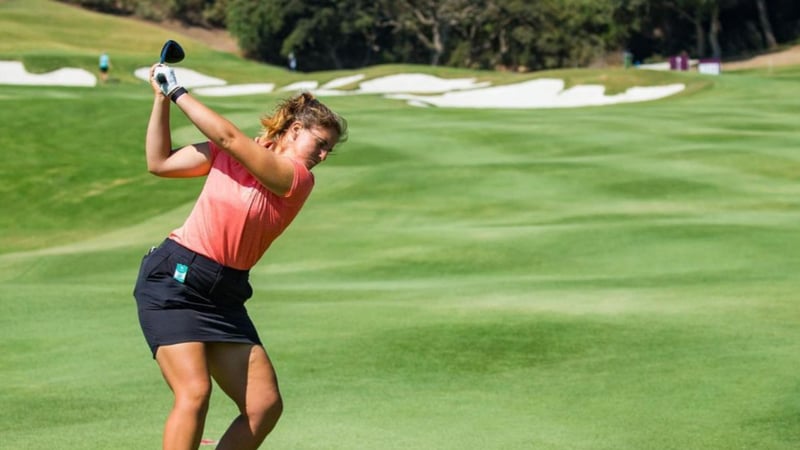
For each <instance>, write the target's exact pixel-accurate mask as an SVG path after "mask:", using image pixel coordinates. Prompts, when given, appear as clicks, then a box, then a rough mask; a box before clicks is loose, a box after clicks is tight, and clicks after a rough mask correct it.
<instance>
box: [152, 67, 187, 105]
mask: <svg viewBox="0 0 800 450" xmlns="http://www.w3.org/2000/svg"><path fill="white" fill-rule="evenodd" d="M153 77H154V78H155V79H156V82H157V83H158V87H160V88H161V92H163V93H164V95H166V96H167V97H170V96H172V94H174V93H175V91H177V90H178V89H180V88H181V87H182V86H181V85H180V84H178V80H177V78H175V71H174V70H173V69H172V67H169V66H166V65H160V66H158V67H156V70H155V71H154V72H153Z"/></svg>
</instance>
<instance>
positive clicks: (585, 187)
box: [0, 0, 800, 450]
mask: <svg viewBox="0 0 800 450" xmlns="http://www.w3.org/2000/svg"><path fill="white" fill-rule="evenodd" d="M37 3H39V0H36V1H34V2H30V3H28V2H15V1H7V2H2V3H0V25H1V22H2V21H3V17H9V16H8V15H7V13H9V10H10V8H12V7H13V8H14V9H17V10H19V11H20V12H18V14H22V13H23V12H24V11H25V10H26V8H27V6H26V5H29V4H30V5H32V6H31V7H36V6H37V5H36V4H37ZM48 5H50V3H49V2H48ZM55 5H56V4H53V7H52V8H51V9H49V10H52V11H57V12H59V11H61V9H59V8H60V6H55ZM69 11H72V12H71V14H78V12H75V11H78V10H74V8H70V9H69ZM9 14H10V13H9ZM25 14H29V13H25ZM63 14H67V12H63ZM66 17H67V18H66V19H64V20H68V19H69V18H70V17H71V16H66ZM46 19H47V18H46V17H45V18H44V19H42V20H44V21H45V22H46ZM98 20H100V19H98ZM37 23H39V22H31V23H29V24H28V27H32V26H36V24H37ZM98 23H103V22H102V21H100V22H98ZM39 26H43V25H41V24H40V25H39ZM98 26H99V25H98ZM125 26H130V27H135V26H134V25H132V24H129V23H128V22H125ZM137 26H138V25H137ZM8 29H10V28H9V27H3V26H0V30H8ZM132 29H133V30H138V28H132ZM2 33H4V32H3V31H0V35H2ZM52 33H55V35H56V36H58V37H57V38H53V39H66V37H65V35H63V34H58V33H57V32H55V31H54V32H52ZM162 37H164V36H156V37H155V38H153V40H154V45H152V47H153V48H152V52H149V53H148V49H149V45H148V46H145V47H140V46H138V45H136V46H132V47H131V48H128V50H126V51H127V52H128V53H129V56H127V58H129V59H130V66H131V67H138V65H139V64H142V65H144V64H146V63H147V61H149V59H148V58H150V57H151V55H150V53H153V54H156V53H157V52H158V50H159V49H160V42H157V41H161V42H163V40H162V39H161V38H162ZM0 41H2V39H0ZM109 44H112V43H109ZM4 45H5V44H4ZM114 45H119V46H120V48H121V47H122V44H114ZM198 45H199V44H198ZM39 46H40V47H41V48H49V47H48V44H47V41H43V42H41V43H40V44H39ZM3 52H11V51H10V50H7V49H5V48H4V49H3ZM81 52H83V53H84V54H85V58H86V60H87V64H94V59H91V61H90V58H89V56H90V55H93V53H92V52H93V49H91V48H87V49H82V50H79V51H78V53H81ZM71 53H72V51H67V50H63V49H61V48H60V47H55V48H54V49H53V50H49V51H43V50H42V51H39V52H38V54H40V55H44V56H42V60H50V59H52V60H58V58H60V57H66V56H65V55H68V54H71ZM6 54H8V53H6ZM187 54H188V58H187V61H186V64H191V61H192V60H191V58H192V54H191V53H190V52H189V51H187ZM4 57H5V56H4ZM94 57H95V56H92V58H94ZM216 57H219V58H221V59H219V60H217V63H218V65H220V66H224V64H223V62H224V61H226V58H229V57H228V56H222V55H219V56H216V54H215V53H214V52H211V51H209V52H208V53H207V54H206V55H204V56H202V57H199V58H200V59H201V60H202V61H203V64H211V63H213V62H214V61H215V58H216ZM112 58H113V55H112ZM236 64H237V66H235V71H237V75H236V76H238V77H241V78H240V79H241V81H243V82H247V81H254V80H257V79H259V78H261V79H262V81H263V79H265V78H266V79H268V80H270V81H271V78H270V77H272V76H273V75H274V74H277V75H275V76H281V77H286V78H283V79H282V80H283V81H287V82H288V81H291V80H292V78H291V77H292V76H294V75H292V74H288V73H283V72H282V71H280V70H278V69H275V68H264V67H263V66H260V65H250V64H248V63H246V62H237V63H236ZM90 67H93V66H90ZM406 69H408V68H407V67H402V68H401V67H394V66H393V67H379V68H371V69H370V72H368V73H371V74H375V75H376V76H377V75H378V74H381V73H384V72H386V71H390V70H398V71H406ZM410 69H413V70H415V71H416V69H417V68H410ZM419 69H420V71H423V70H428V69H427V68H419ZM220 70H223V71H224V70H231V69H220ZM212 73H213V74H214V75H215V76H222V75H220V74H218V73H216V72H212ZM459 73H462V72H459ZM564 73H565V74H566V75H565V76H568V77H573V78H574V79H575V80H580V79H597V77H601V78H603V77H605V79H608V80H609V83H611V84H614V83H617V84H618V85H619V86H623V85H624V84H625V83H630V82H631V81H630V79H629V78H627V77H628V75H627V74H626V72H621V71H613V70H610V71H607V72H606V73H604V74H599V75H598V72H584V71H569V72H564ZM337 75H340V74H338V73H330V74H325V76H330V77H334V76H337ZM475 75H476V76H479V77H480V76H485V75H486V74H484V73H475ZM491 76H492V77H496V78H497V79H498V80H501V79H503V80H506V81H508V82H511V81H514V80H516V79H518V78H517V76H510V75H509V76H508V78H503V77H502V76H501V75H499V74H492V75H491ZM636 77H637V79H636V82H637V83H638V82H641V81H648V80H649V81H650V82H652V83H654V84H658V83H660V82H662V81H664V80H667V81H669V82H673V81H675V79H678V80H679V81H684V82H686V83H688V84H689V85H690V86H691V89H690V92H689V93H687V94H684V95H681V96H678V97H675V98H671V99H667V100H662V101H657V102H650V103H643V104H629V105H621V106H609V107H597V108H583V109H568V110H531V111H518V110H515V111H503V110H454V109H438V108H428V109H420V108H413V107H409V106H407V105H405V104H403V103H401V102H397V101H392V100H387V99H382V98H380V97H375V96H359V97H355V96H354V97H331V98H328V99H325V100H327V101H328V103H329V104H331V105H332V106H333V107H334V108H335V109H337V110H339V111H341V112H342V113H343V114H344V115H345V116H346V117H347V118H348V119H349V121H350V125H351V139H350V142H348V143H347V144H346V145H344V146H342V147H341V148H340V149H337V152H336V154H335V156H333V157H331V159H329V160H328V161H327V162H326V163H325V164H323V165H322V166H320V167H319V168H317V169H315V172H316V176H317V190H316V191H315V193H314V194H313V195H312V197H311V199H310V200H309V203H308V205H307V207H306V209H305V210H304V211H303V213H302V214H301V215H300V216H299V217H298V218H297V220H296V223H295V224H294V225H293V226H292V227H291V228H290V229H289V230H288V231H287V232H286V234H285V235H284V236H283V237H281V238H280V239H279V240H278V241H277V242H276V243H275V244H274V246H273V248H272V249H271V250H270V252H269V253H268V254H267V256H266V257H265V258H264V259H263V260H262V261H261V263H260V264H259V265H258V266H257V267H256V268H255V269H254V270H253V277H252V278H253V280H252V281H253V285H254V287H255V290H256V295H255V297H254V298H253V299H252V300H251V302H250V303H249V305H250V306H249V308H250V312H251V315H252V316H253V318H254V320H255V322H256V324H257V325H258V327H259V328H260V330H261V334H262V338H263V339H264V341H265V342H266V343H267V347H268V351H269V352H270V354H271V356H272V358H273V360H274V362H275V364H276V366H277V369H278V373H279V377H280V380H281V388H282V391H283V394H284V397H285V402H286V413H285V415H284V417H283V419H282V421H281V422H280V423H279V425H278V427H277V429H276V430H275V432H274V434H273V435H271V436H270V437H269V438H268V441H267V444H266V445H265V447H269V448H282V449H361V448H363V449H367V448H368V449H394V448H397V449H400V448H417V449H437V450H439V449H467V448H468V449H488V448H491V449H532V448H533V449H587V450H588V449H591V450H596V449H614V450H620V449H633V450H640V449H731V448H747V449H790V448H795V447H796V443H797V442H798V440H800V390H799V389H798V386H799V384H798V377H797V367H798V366H800V364H799V363H800V360H799V359H800V356H798V355H800V325H798V323H800V321H799V320H798V319H800V317H799V315H798V308H797V294H796V292H797V290H798V289H797V288H798V283H797V281H796V276H795V274H796V273H797V272H798V269H800V262H798V259H797V258H796V256H795V250H794V249H795V247H797V245H798V244H800V242H798V239H799V238H798V228H797V224H798V223H800V204H799V203H800V200H798V199H800V187H798V177H799V176H798V174H799V173H800V157H798V155H797V151H796V148H797V146H798V144H800V139H798V137H797V132H796V129H797V114H798V111H799V110H800V108H798V107H797V105H796V100H795V99H796V98H797V97H798V94H800V87H798V86H800V83H798V81H800V72H798V71H797V70H782V71H778V72H775V73H764V72H758V71H751V72H743V73H725V74H723V76H721V77H715V78H708V77H701V76H697V75H691V74H687V75H674V74H672V75H663V74H656V75H648V74H643V75H639V74H637V75H636ZM639 77H643V78H639ZM647 77H653V78H647ZM676 77H677V78H676ZM277 98H279V97H278V96H276V95H263V96H249V97H235V98H229V99H225V98H208V99H205V100H206V101H207V103H208V104H209V105H210V106H212V107H214V108H215V109H217V110H219V111H221V112H223V113H224V114H226V116H228V117H230V118H231V119H232V120H234V121H235V122H236V123H238V124H240V125H241V126H242V127H243V128H245V129H246V130H248V132H250V133H255V132H256V131H257V130H258V128H257V126H258V122H257V119H258V117H259V116H260V115H261V114H263V113H264V112H267V111H268V110H269V109H270V108H271V106H272V105H273V104H274V102H275V100H276V99H277ZM0 104H1V105H2V107H1V108H0V123H3V129H4V132H3V133H0V149H2V150H1V151H2V155H3V161H4V163H3V165H0V179H2V180H3V183H2V184H0V193H2V198H3V203H2V214H0V230H1V231H2V232H1V233H0V305H1V306H2V311H3V314H2V315H0V378H2V380H3V383H2V385H0V405H2V407H1V408H0V447H3V448H14V449H51V448H62V449H109V448H114V449H128V448H130V449H141V448H158V446H159V445H160V435H161V429H162V424H163V419H164V416H165V415H166V413H167V411H168V408H169V406H170V396H169V392H168V389H167V387H166V386H165V385H164V383H163V381H162V379H161V376H160V374H159V373H158V370H157V367H156V366H155V364H154V363H153V362H152V360H151V359H150V355H149V352H148V349H147V347H146V345H145V343H144V340H143V339H142V337H141V333H140V331H139V329H138V323H137V320H136V314H135V306H134V303H133V299H132V296H131V290H132V283H133V280H134V278H135V276H136V271H137V269H138V262H139V259H140V257H141V255H142V254H143V252H144V251H145V250H146V249H147V248H148V247H149V246H150V245H152V244H155V243H157V242H158V241H160V240H161V239H163V237H164V236H165V235H166V234H167V233H168V232H169V231H170V230H171V229H172V228H174V227H176V226H178V225H179V224H180V223H181V222H182V220H183V219H184V217H185V216H186V213H187V211H188V208H190V207H191V201H192V200H193V198H194V197H195V196H196V194H197V192H198V190H199V188H200V181H199V180H163V179H158V178H155V177H152V176H151V175H148V174H147V173H146V170H145V168H144V158H143V150H142V141H143V136H144V129H145V126H146V121H147V115H148V112H149V108H150V105H151V94H150V91H149V87H148V86H146V85H145V84H144V83H140V82H137V81H136V80H134V79H126V78H122V79H121V80H120V83H119V84H116V85H113V86H101V87H98V88H94V89H92V88H55V87H41V88H30V87H29V88H23V87H14V86H0ZM173 123H174V125H175V129H176V133H175V134H174V138H175V140H176V141H180V142H186V141H190V140H193V139H197V138H198V136H197V135H196V133H195V132H194V131H193V130H192V128H191V127H190V126H188V124H187V123H186V122H185V120H184V119H183V118H182V117H181V116H180V115H178V114H176V115H174V116H173ZM234 414H235V410H234V408H233V406H232V405H231V404H230V403H229V402H228V401H227V400H226V399H225V398H224V395H222V393H221V392H220V391H219V390H217V391H215V393H214V396H213V399H212V408H211V412H210V414H209V418H208V425H207V430H206V434H205V435H206V437H207V438H210V439H214V438H217V437H219V436H220V435H221V433H222V432H223V431H224V429H225V427H226V426H227V423H228V421H229V420H230V419H231V418H232V417H233V415H234Z"/></svg>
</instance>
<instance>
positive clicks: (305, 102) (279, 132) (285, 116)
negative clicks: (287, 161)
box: [261, 92, 347, 143]
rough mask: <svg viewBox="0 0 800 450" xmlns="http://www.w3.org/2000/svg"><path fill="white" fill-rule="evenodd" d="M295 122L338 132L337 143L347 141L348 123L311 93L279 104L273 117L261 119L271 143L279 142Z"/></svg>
mask: <svg viewBox="0 0 800 450" xmlns="http://www.w3.org/2000/svg"><path fill="white" fill-rule="evenodd" d="M294 122H300V123H301V124H302V125H303V127H305V128H312V127H321V128H326V129H329V130H333V131H336V133H337V134H338V135H339V140H338V141H337V143H341V142H344V141H346V140H347V121H346V120H345V119H344V118H343V117H342V116H340V115H338V114H336V113H335V112H333V111H332V110H331V109H330V108H328V107H327V106H325V105H324V104H322V102H320V101H319V100H317V98H316V97H314V95H313V94H311V93H310V92H301V93H300V94H298V95H296V96H294V97H290V98H287V99H286V100H284V101H282V102H281V103H280V104H278V106H277V107H276V108H275V111H274V112H273V114H272V115H271V116H264V117H262V118H261V125H262V126H263V127H264V135H265V136H266V137H267V139H269V140H271V141H277V140H278V138H280V137H281V136H283V134H284V133H285V132H286V131H287V130H288V129H289V127H290V126H291V125H292V124H293V123H294Z"/></svg>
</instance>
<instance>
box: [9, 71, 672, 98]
mask: <svg viewBox="0 0 800 450" xmlns="http://www.w3.org/2000/svg"><path fill="white" fill-rule="evenodd" d="M149 70H150V68H149V67H142V68H139V69H137V70H136V71H135V72H134V75H135V76H136V77H137V78H139V79H141V80H143V81H147V79H148V76H149ZM175 75H176V77H177V78H178V80H179V81H180V83H181V84H182V85H183V86H184V87H186V88H189V89H192V92H194V93H196V94H198V95H205V96H217V97H219V96H235V95H251V94H265V93H270V92H273V91H274V90H275V89H276V86H275V84H274V83H251V84H239V85H228V84H227V82H226V81H225V80H222V79H219V78H214V77H211V76H208V75H204V74H202V73H199V72H196V71H193V70H191V69H187V68H184V67H175ZM364 78H365V76H364V75H362V74H358V75H352V76H347V77H342V78H337V79H335V80H331V81H329V82H328V83H325V84H324V85H322V86H321V87H320V86H319V83H318V82H317V81H314V80H306V81H299V82H296V83H292V84H289V85H286V86H282V87H280V88H278V89H279V90H280V91H304V90H307V91H312V92H314V93H315V94H316V95H319V96H321V97H324V96H340V95H363V94H373V95H374V94H383V95H384V96H386V97H387V98H393V99H398V100H404V101H406V102H408V103H409V104H410V105H415V106H441V107H450V108H501V109H506V108H512V109H513V108H576V107H583V106H601V105H611V104H617V103H631V102H644V101H650V100H657V99H660V98H664V97H668V96H670V95H674V94H677V93H679V92H681V91H682V90H684V89H685V85H683V84H670V85H666V86H650V87H633V88H630V89H628V90H627V91H625V92H623V93H620V94H616V95H605V87H603V86H600V85H582V86H575V87H572V88H569V89H564V82H563V81H562V80H559V79H551V78H543V79H538V80H530V81H525V82H522V83H517V84H510V85H503V86H491V84H490V83H488V82H483V83H478V82H476V80H475V79H474V78H454V79H446V78H439V77H435V76H433V75H427V74H420V73H408V74H396V75H388V76H385V77H380V78H375V79H371V80H366V81H361V80H363V79H364ZM359 82H360V83H359ZM354 83H358V87H357V88H356V89H353V90H337V88H339V87H344V86H348V85H352V84H354ZM0 84H13V85H48V86H95V85H96V84H97V78H96V77H95V76H94V75H93V74H91V73H89V72H87V71H86V70H83V69H75V68H64V69H59V70H56V71H54V72H50V73H46V74H31V73H29V72H27V71H26V70H25V68H24V66H23V65H22V63H19V62H15V61H0Z"/></svg>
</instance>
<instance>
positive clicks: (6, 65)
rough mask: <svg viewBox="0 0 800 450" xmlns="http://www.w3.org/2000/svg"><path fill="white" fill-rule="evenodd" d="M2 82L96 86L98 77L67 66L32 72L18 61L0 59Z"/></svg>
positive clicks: (0, 81)
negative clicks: (48, 70)
mask: <svg viewBox="0 0 800 450" xmlns="http://www.w3.org/2000/svg"><path fill="white" fill-rule="evenodd" d="M0 84H13V85H23V86H95V85H96V84H97V77H95V76H94V75H93V74H91V73H90V72H88V71H86V70H83V69H75V68H65V69H58V70H55V71H53V72H48V73H30V72H28V71H27V70H25V66H24V65H22V63H21V62H18V61H0Z"/></svg>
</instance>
